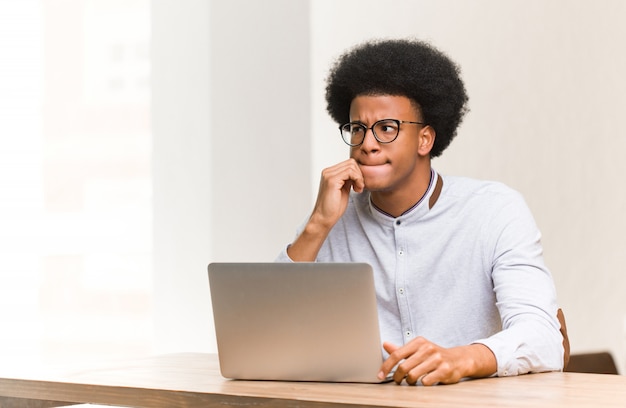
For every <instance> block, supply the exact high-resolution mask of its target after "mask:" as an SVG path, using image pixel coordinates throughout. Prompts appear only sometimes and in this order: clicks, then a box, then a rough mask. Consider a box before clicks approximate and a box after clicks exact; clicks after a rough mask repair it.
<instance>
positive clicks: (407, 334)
mask: <svg viewBox="0 0 626 408" xmlns="http://www.w3.org/2000/svg"><path fill="white" fill-rule="evenodd" d="M411 334H413V333H411V330H407V331H406V332H405V333H404V335H405V336H406V337H411Z"/></svg>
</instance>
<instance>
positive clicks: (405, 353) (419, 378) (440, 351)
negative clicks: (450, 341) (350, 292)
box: [378, 337, 497, 385]
mask: <svg viewBox="0 0 626 408" xmlns="http://www.w3.org/2000/svg"><path fill="white" fill-rule="evenodd" d="M383 347H384V348H385V350H386V351H387V352H388V353H389V358H388V359H387V360H385V362H384V363H383V365H382V367H381V371H380V373H379V374H378V376H379V378H381V379H383V378H385V377H386V376H387V374H389V372H390V371H391V370H392V369H393V367H395V366H396V365H397V368H396V372H395V373H394V375H393V380H394V381H395V382H396V383H397V384H400V383H401V382H402V380H406V382H407V384H410V385H415V384H417V383H418V382H421V383H422V384H423V385H435V384H453V383H457V382H459V381H460V380H461V379H462V378H465V377H487V376H489V375H491V374H493V373H494V372H495V371H496V368H497V365H496V359H495V356H494V355H493V353H492V352H491V350H490V349H489V348H487V347H486V346H484V345H482V344H472V345H469V346H460V347H452V348H443V347H440V346H438V345H436V344H434V343H432V342H430V341H428V340H426V339H425V338H423V337H416V338H415V339H413V340H411V341H410V342H409V343H407V344H405V345H404V346H396V345H394V344H391V343H384V344H383Z"/></svg>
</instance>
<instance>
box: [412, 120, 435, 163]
mask: <svg viewBox="0 0 626 408" xmlns="http://www.w3.org/2000/svg"><path fill="white" fill-rule="evenodd" d="M436 136H437V134H436V132H435V128H433V127H432V126H429V125H426V126H424V127H423V128H422V130H420V133H419V135H418V138H419V146H418V148H417V154H418V155H420V156H429V155H430V151H431V150H432V148H433V145H434V144H435V137H436Z"/></svg>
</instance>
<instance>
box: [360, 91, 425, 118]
mask: <svg viewBox="0 0 626 408" xmlns="http://www.w3.org/2000/svg"><path fill="white" fill-rule="evenodd" d="M419 114H420V112H419V105H418V104H417V103H416V102H415V101H413V100H412V99H410V98H408V97H406V96H400V95H358V96H356V97H355V98H354V99H353V100H352V103H351V104H350V120H361V121H365V120H368V121H372V120H374V121H375V120H380V119H388V118H389V119H402V120H416V119H420V118H419V117H418V116H419Z"/></svg>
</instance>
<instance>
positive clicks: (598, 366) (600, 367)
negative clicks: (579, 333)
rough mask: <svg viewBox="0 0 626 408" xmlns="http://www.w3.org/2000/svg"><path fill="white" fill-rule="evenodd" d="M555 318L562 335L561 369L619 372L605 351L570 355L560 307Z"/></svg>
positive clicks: (575, 371)
mask: <svg viewBox="0 0 626 408" xmlns="http://www.w3.org/2000/svg"><path fill="white" fill-rule="evenodd" d="M557 318H558V319H559V323H560V324H561V334H562V335H563V349H564V350H565V354H564V356H563V371H566V372H571V373H593V374H619V373H618V372H617V366H616V365H615V361H614V360H613V356H612V355H611V353H609V352H607V351H602V352H597V353H580V354H572V355H570V345H569V338H568V336H567V326H566V325H565V315H564V314H563V311H562V310H561V309H559V310H558V312H557Z"/></svg>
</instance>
